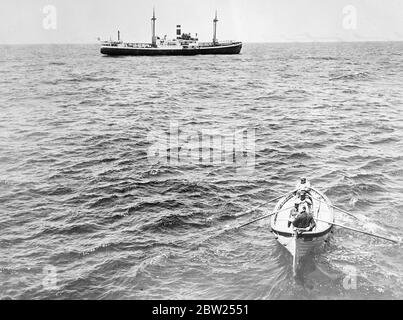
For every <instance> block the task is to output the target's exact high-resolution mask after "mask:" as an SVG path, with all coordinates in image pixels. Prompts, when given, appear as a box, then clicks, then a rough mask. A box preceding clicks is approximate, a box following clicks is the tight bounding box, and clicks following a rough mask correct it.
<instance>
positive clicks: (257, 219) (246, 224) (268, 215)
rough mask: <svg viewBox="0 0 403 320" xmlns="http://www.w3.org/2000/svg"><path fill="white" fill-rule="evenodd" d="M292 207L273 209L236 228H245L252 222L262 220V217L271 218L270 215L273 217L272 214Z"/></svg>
mask: <svg viewBox="0 0 403 320" xmlns="http://www.w3.org/2000/svg"><path fill="white" fill-rule="evenodd" d="M291 208H292V207H288V208H283V209H281V210H277V211H273V212H272V213H269V214H266V215H264V216H261V217H259V218H256V219H254V220H252V221H249V222H247V223H244V224H241V225H240V226H238V227H235V229H239V228H243V227H245V226H248V225H250V224H252V223H254V222H256V221H260V220H262V219H265V218H269V217H271V216H272V215H274V214H276V213H279V212H281V211H284V210H288V209H291Z"/></svg>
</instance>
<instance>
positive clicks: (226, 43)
mask: <svg viewBox="0 0 403 320" xmlns="http://www.w3.org/2000/svg"><path fill="white" fill-rule="evenodd" d="M234 43H237V41H234V40H225V41H217V42H216V43H215V44H214V42H199V46H200V47H213V46H215V45H220V46H222V45H230V44H234Z"/></svg>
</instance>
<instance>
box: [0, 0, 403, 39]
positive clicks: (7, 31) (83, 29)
mask: <svg viewBox="0 0 403 320" xmlns="http://www.w3.org/2000/svg"><path fill="white" fill-rule="evenodd" d="M49 6H50V7H49ZM153 6H155V10H156V15H157V35H160V36H164V35H165V34H166V35H168V37H174V36H175V27H176V24H181V25H182V31H184V32H191V33H192V34H194V33H198V36H199V39H200V40H202V41H210V40H211V38H212V19H213V16H214V12H215V10H216V9H217V10H218V18H219V23H218V39H219V40H241V41H244V42H272V41H275V42H282V41H365V40H387V41H389V40H399V41H403V0H197V1H196V0H151V1H140V0H80V1H73V0H0V44H12V43H94V42H96V39H97V37H101V38H102V39H109V37H111V36H112V37H114V38H116V30H117V29H120V30H121V33H122V38H123V40H125V41H126V40H127V41H138V42H150V41H151V36H150V34H151V26H150V23H151V22H150V18H151V14H152V8H153ZM54 9H55V10H56V11H54Z"/></svg>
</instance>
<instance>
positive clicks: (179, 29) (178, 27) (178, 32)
mask: <svg viewBox="0 0 403 320" xmlns="http://www.w3.org/2000/svg"><path fill="white" fill-rule="evenodd" d="M181 34H182V30H181V25H180V24H178V25H176V38H179V37H180V36H181Z"/></svg>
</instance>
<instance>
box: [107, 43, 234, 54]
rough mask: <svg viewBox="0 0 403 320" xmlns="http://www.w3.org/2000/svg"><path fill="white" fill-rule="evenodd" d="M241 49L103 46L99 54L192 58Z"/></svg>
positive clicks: (230, 52)
mask: <svg viewBox="0 0 403 320" xmlns="http://www.w3.org/2000/svg"><path fill="white" fill-rule="evenodd" d="M241 49H242V43H240V42H239V43H234V44H230V45H217V46H206V47H198V48H187V49H182V48H181V49H169V48H131V47H118V46H116V47H114V46H103V47H101V53H102V54H105V55H109V56H192V55H199V54H239V53H240V52H241Z"/></svg>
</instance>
